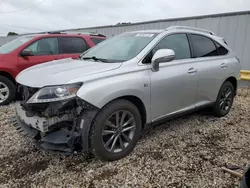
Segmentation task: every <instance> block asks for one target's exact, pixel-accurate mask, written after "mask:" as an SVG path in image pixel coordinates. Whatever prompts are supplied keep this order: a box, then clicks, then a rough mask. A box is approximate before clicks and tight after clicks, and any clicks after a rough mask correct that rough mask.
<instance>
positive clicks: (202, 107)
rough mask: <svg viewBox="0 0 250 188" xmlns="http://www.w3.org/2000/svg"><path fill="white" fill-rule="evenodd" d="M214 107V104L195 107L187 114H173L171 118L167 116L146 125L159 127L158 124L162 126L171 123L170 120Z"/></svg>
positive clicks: (186, 112)
mask: <svg viewBox="0 0 250 188" xmlns="http://www.w3.org/2000/svg"><path fill="white" fill-rule="evenodd" d="M212 106H214V103H210V104H207V105H203V106H200V107H195V108H194V109H191V110H188V111H185V112H180V113H176V114H173V115H171V116H167V117H163V118H161V119H159V120H156V121H154V122H152V123H149V124H146V126H147V127H148V126H149V127H150V126H155V125H158V124H161V123H164V122H166V121H169V120H172V119H174V118H177V117H181V116H183V115H187V114H190V113H193V112H196V111H199V110H201V109H204V108H209V107H212Z"/></svg>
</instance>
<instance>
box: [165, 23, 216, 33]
mask: <svg viewBox="0 0 250 188" xmlns="http://www.w3.org/2000/svg"><path fill="white" fill-rule="evenodd" d="M171 29H187V30H193V31H199V32H203V33H208V34H210V35H215V33H214V32H212V31H209V30H206V29H200V28H196V27H188V26H178V25H176V26H170V27H168V28H166V30H171Z"/></svg>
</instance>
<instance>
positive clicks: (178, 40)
mask: <svg viewBox="0 0 250 188" xmlns="http://www.w3.org/2000/svg"><path fill="white" fill-rule="evenodd" d="M158 49H172V50H174V52H175V59H174V60H173V61H171V62H166V63H161V64H160V68H159V71H158V72H153V71H150V78H151V115H152V116H151V119H152V121H156V120H160V119H161V118H164V117H167V116H170V115H173V114H176V113H181V112H183V111H186V110H190V109H193V108H194V107H195V105H194V103H195V97H196V90H197V84H198V79H197V75H196V67H195V64H193V63H192V59H191V51H190V47H189V42H188V39H187V35H186V34H184V33H181V34H172V35H169V36H166V37H165V38H164V39H163V40H162V41H161V42H160V43H159V44H158V45H157V46H156V47H155V48H154V49H153V50H152V54H154V53H155V52H156V51H157V50H158Z"/></svg>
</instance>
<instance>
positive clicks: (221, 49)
mask: <svg viewBox="0 0 250 188" xmlns="http://www.w3.org/2000/svg"><path fill="white" fill-rule="evenodd" d="M215 45H216V48H217V51H218V54H219V55H226V54H228V50H227V49H226V48H224V47H223V46H221V45H220V44H219V43H217V42H215Z"/></svg>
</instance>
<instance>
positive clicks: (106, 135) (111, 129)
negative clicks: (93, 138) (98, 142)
mask: <svg viewBox="0 0 250 188" xmlns="http://www.w3.org/2000/svg"><path fill="white" fill-rule="evenodd" d="M135 130H136V122H135V117H134V115H133V114H132V113H130V112H129V111H127V110H119V111H116V112H114V113H113V114H112V115H111V116H110V117H109V118H108V119H107V120H106V122H105V125H104V126H103V129H102V143H103V146H104V147H105V149H106V150H107V151H109V152H111V153H118V152H121V151H123V150H125V149H126V148H127V147H128V146H129V144H130V143H131V142H132V140H133V137H134V135H135Z"/></svg>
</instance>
